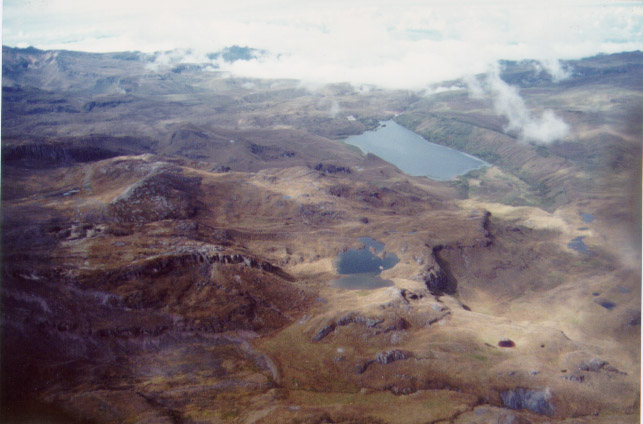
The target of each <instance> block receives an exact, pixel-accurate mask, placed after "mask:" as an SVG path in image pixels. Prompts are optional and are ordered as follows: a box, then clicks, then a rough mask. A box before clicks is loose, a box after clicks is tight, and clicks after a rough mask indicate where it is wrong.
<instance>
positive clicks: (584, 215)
mask: <svg viewBox="0 0 643 424" xmlns="http://www.w3.org/2000/svg"><path fill="white" fill-rule="evenodd" d="M579 215H580V217H581V218H583V222H587V223H589V222H593V221H594V215H592V214H591V213H579Z"/></svg>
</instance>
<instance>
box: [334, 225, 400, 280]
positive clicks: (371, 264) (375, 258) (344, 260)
mask: <svg viewBox="0 0 643 424" xmlns="http://www.w3.org/2000/svg"><path fill="white" fill-rule="evenodd" d="M359 241H360V242H362V243H363V244H364V247H362V248H360V249H348V250H347V251H345V252H341V253H340V254H339V255H338V257H337V263H336V265H337V273H338V274H341V275H344V276H343V277H341V278H339V279H337V280H335V281H333V285H334V286H335V287H339V288H342V289H353V290H356V289H362V290H370V289H377V288H380V287H387V286H392V285H393V282H392V281H391V280H385V279H383V278H381V277H380V276H379V274H380V273H381V272H382V271H383V270H385V269H390V268H393V267H394V266H395V264H397V263H398V262H399V258H398V257H397V255H395V254H393V253H385V252H384V244H383V243H380V242H378V241H376V240H373V239H372V238H370V237H360V238H359Z"/></svg>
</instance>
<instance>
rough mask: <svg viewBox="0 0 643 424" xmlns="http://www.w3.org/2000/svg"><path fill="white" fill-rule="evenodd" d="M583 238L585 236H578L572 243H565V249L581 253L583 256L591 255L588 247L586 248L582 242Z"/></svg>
mask: <svg viewBox="0 0 643 424" xmlns="http://www.w3.org/2000/svg"><path fill="white" fill-rule="evenodd" d="M584 238H585V236H580V237H576V238H575V239H572V241H570V242H569V243H567V247H569V248H570V249H574V250H576V251H577V252H580V253H583V254H585V255H591V254H592V252H591V251H590V250H589V247H587V245H586V244H585V242H584V241H583V239H584Z"/></svg>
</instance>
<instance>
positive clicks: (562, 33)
mask: <svg viewBox="0 0 643 424" xmlns="http://www.w3.org/2000/svg"><path fill="white" fill-rule="evenodd" d="M3 19H4V20H3V39H4V43H5V44H8V45H14V46H15V45H34V46H36V47H39V48H43V49H60V48H63V49H70V50H86V51H122V50H140V51H144V52H155V51H171V50H175V49H183V50H185V49H190V51H191V55H192V56H193V57H192V58H191V59H194V60H196V59H198V58H199V57H202V56H203V53H206V52H212V51H216V50H219V49H221V48H223V47H225V46H230V45H234V44H236V45H241V46H250V47H254V48H258V49H264V50H267V51H269V52H271V53H272V54H270V55H266V56H265V57H262V58H261V59H260V60H255V61H249V62H235V63H233V64H225V65H224V67H225V69H226V70H227V71H229V72H232V73H234V74H237V75H243V76H249V77H272V78H284V77H285V78H295V79H302V80H306V81H309V82H315V83H326V82H351V83H353V84H355V85H359V84H375V85H379V86H384V87H389V88H408V89H418V88H427V86H429V85H430V84H432V83H436V82H439V81H444V80H450V79H455V78H458V77H461V76H462V75H464V74H475V73H479V72H484V71H485V70H486V69H487V68H488V66H489V64H491V63H494V62H496V61H497V60H499V59H508V60H522V59H535V60H538V61H540V62H541V63H542V66H543V68H544V69H546V70H547V72H549V73H550V74H551V75H552V78H554V79H561V78H564V77H565V75H566V74H565V69H564V68H562V67H560V62H558V59H574V58H580V57H585V56H590V55H594V54H597V53H599V52H604V53H612V52H617V51H627V50H637V49H643V30H642V28H643V8H642V7H641V6H639V4H638V3H636V2H631V3H614V2H607V3H606V2H601V3H592V2H588V1H580V0H578V1H563V2H560V1H559V2H553V1H538V2H536V1H526V2H506V1H492V0H491V1H488V0H485V1H484V2H476V1H474V0H468V1H459V2H456V1H446V0H438V1H431V2H427V1H421V0H399V1H395V2H394V1H381V0H380V1H377V0H371V1H367V0H356V1H351V2H343V1H339V0H326V1H320V0H311V1H295V0H270V1H268V0H252V1H247V0H246V1H243V0H240V1H235V2H230V1H227V0H226V1H222V0H219V1H216V0H215V1H212V0H210V1H206V0H183V1H181V2H176V1H169V0H155V1H136V0H110V1H104V2H79V1H77V0H47V1H45V0H41V1H37V0H34V1H31V2H24V1H18V0H5V3H4V17H3ZM181 60H187V58H185V59H181Z"/></svg>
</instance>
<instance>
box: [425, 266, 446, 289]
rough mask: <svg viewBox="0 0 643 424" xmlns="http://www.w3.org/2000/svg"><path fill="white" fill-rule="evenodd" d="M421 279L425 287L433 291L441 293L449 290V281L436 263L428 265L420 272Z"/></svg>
mask: <svg viewBox="0 0 643 424" xmlns="http://www.w3.org/2000/svg"><path fill="white" fill-rule="evenodd" d="M421 277H422V279H423V280H424V282H425V284H426V288H428V289H429V290H431V292H433V293H441V292H447V291H449V281H448V278H447V275H446V274H445V272H444V271H442V270H441V269H440V268H438V267H437V266H436V265H431V266H429V267H428V268H427V269H426V270H425V271H424V272H423V273H422V274H421Z"/></svg>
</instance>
